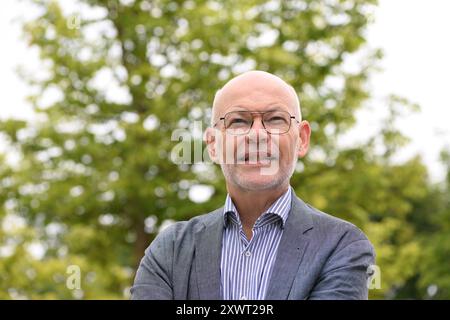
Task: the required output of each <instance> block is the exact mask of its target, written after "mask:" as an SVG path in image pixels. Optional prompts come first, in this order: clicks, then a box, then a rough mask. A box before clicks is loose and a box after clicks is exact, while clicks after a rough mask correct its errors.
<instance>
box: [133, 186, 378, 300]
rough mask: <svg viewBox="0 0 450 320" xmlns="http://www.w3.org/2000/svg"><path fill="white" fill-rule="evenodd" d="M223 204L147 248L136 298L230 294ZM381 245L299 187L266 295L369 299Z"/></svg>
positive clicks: (216, 297)
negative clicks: (224, 272) (303, 195)
mask: <svg viewBox="0 0 450 320" xmlns="http://www.w3.org/2000/svg"><path fill="white" fill-rule="evenodd" d="M223 224H224V220H223V208H219V209H217V210H215V211H213V212H211V213H208V214H204V215H200V216H197V217H194V218H192V219H191V220H189V221H182V222H177V223H175V224H173V225H171V226H170V227H168V228H166V229H165V230H164V231H162V232H161V233H160V234H159V235H158V236H157V237H156V238H155V240H154V241H153V242H152V243H151V244H150V246H149V247H148V248H147V250H146V251H145V256H144V257H143V258H142V260H141V263H140V265H139V268H138V270H137V273H136V277H135V280H134V285H133V287H132V288H131V298H132V299H152V300H154V299H176V300H183V299H194V300H198V299H201V300H203V299H211V300H219V299H222V293H221V289H220V260H221V246H222V231H223ZM374 259H375V252H374V249H373V247H372V245H371V243H370V242H369V240H368V239H367V237H366V236H365V235H364V233H363V232H362V231H361V230H359V229H358V228H357V227H355V226H354V225H353V224H351V223H349V222H346V221H344V220H341V219H338V218H335V217H332V216H330V215H328V214H326V213H323V212H321V211H319V210H317V209H315V208H313V207H312V206H310V205H309V204H306V203H305V202H303V201H302V200H300V199H299V198H297V197H296V196H295V194H293V196H292V206H291V211H290V213H289V217H288V219H287V221H286V225H285V229H284V232H283V235H282V238H281V241H280V245H279V247H278V252H277V257H276V261H275V265H274V267H273V273H272V278H271V279H270V282H269V287H268V289H267V294H266V299H273V300H284V299H290V300H297V299H367V295H368V287H367V279H368V267H369V265H371V264H373V263H374Z"/></svg>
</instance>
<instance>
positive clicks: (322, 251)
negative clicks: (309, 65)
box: [131, 71, 374, 300]
mask: <svg viewBox="0 0 450 320" xmlns="http://www.w3.org/2000/svg"><path fill="white" fill-rule="evenodd" d="M310 134H311V128H310V125H309V123H308V122H307V121H305V120H303V121H302V120H301V113H300V104H299V100H298V97H297V94H296V92H295V90H294V89H293V88H292V87H291V86H289V85H288V84H286V83H285V82H284V81H283V80H281V79H280V78H278V77H276V76H274V75H272V74H269V73H266V72H262V71H250V72H246V73H244V74H241V75H239V76H237V77H236V78H234V79H232V80H230V81H229V82H228V83H227V84H226V85H225V86H224V87H223V88H222V89H221V90H219V91H218V92H217V94H216V96H215V99H214V103H213V110H212V126H211V128H208V129H207V130H206V133H205V138H206V143H207V147H208V153H209V155H210V158H211V159H212V160H213V161H214V162H216V163H219V164H220V166H221V168H222V171H223V174H224V177H225V180H226V186H227V191H228V195H227V198H226V200H225V206H224V207H223V208H219V209H217V210H215V211H213V212H211V213H209V214H205V215H200V216H197V217H195V218H193V219H191V220H189V221H183V222H177V223H175V224H173V225H171V226H170V227H168V228H167V229H165V230H164V231H163V232H161V233H160V234H159V235H158V236H157V237H156V239H155V240H154V241H153V242H152V243H151V245H150V246H149V248H148V249H147V250H146V253H145V256H144V257H143V259H142V261H141V263H140V266H139V269H138V271H137V274H136V278H135V282H134V285H133V287H132V289H131V293H132V299H233V300H234V299H242V300H244V299H367V296H368V287H367V279H368V268H369V266H370V265H371V264H373V263H374V250H373V247H372V245H371V243H370V242H369V240H368V239H367V237H366V236H365V235H364V234H363V232H362V231H360V230H359V229H358V228H357V227H355V226H354V225H352V224H350V223H348V222H346V221H343V220H340V219H338V218H335V217H332V216H330V215H328V214H326V213H323V212H320V211H319V210H317V209H315V208H313V207H312V206H310V205H309V204H306V203H305V202H303V201H302V200H300V199H299V198H297V196H296V195H295V193H294V191H293V189H292V188H291V187H290V184H289V181H290V178H291V176H292V174H293V172H294V169H295V166H296V163H297V159H298V157H304V156H305V155H306V153H307V151H308V147H309V140H310ZM225 159H226V160H225Z"/></svg>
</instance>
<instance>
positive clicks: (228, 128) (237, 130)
mask: <svg viewBox="0 0 450 320" xmlns="http://www.w3.org/2000/svg"><path fill="white" fill-rule="evenodd" d="M254 114H260V115H262V118H261V121H262V125H263V127H264V129H265V130H266V132H267V133H269V134H284V133H286V132H288V131H289V129H290V128H291V120H292V119H295V116H292V115H291V114H290V113H289V112H286V111H278V110H275V111H267V112H259V111H231V112H228V113H226V114H225V115H224V116H223V117H222V118H219V121H221V120H223V124H224V127H225V132H226V133H227V134H232V135H242V134H247V133H249V132H250V129H251V128H252V126H253V122H254V116H253V115H254ZM219 121H217V122H216V123H215V124H214V127H215V126H216V125H217V124H218V123H219ZM295 121H297V122H299V121H298V120H297V119H295Z"/></svg>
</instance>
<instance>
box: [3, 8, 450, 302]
mask: <svg viewBox="0 0 450 320" xmlns="http://www.w3.org/2000/svg"><path fill="white" fill-rule="evenodd" d="M449 12H450V2H448V1H446V0H429V1H425V0H394V1H387V0H383V1H375V0H324V1H314V0H286V1H282V0H270V1H259V0H249V1H236V0H229V1H218V0H209V1H205V0H196V1H193V0H186V1H183V0H154V1H153V0H152V1H150V0H140V1H139V0H120V1H119V0H104V1H98V0H79V1H77V0H70V1H69V0H64V1H55V0H54V1H48V0H36V1H33V0H22V1H14V0H8V1H6V2H5V3H4V4H3V6H2V10H1V11H0V32H1V35H2V48H1V50H0V88H1V89H0V90H1V91H0V92H1V96H2V99H1V101H2V102H1V104H0V299H127V298H129V288H130V286H131V284H132V281H133V277H134V272H135V270H136V267H137V265H138V263H139V261H140V259H141V257H142V256H143V254H144V250H145V248H146V247H147V246H148V245H149V243H150V242H151V241H152V239H153V238H154V237H155V236H156V235H157V233H158V232H159V231H160V230H161V229H162V228H164V227H166V226H167V225H169V224H170V223H173V222H174V221H176V220H186V219H189V218H191V217H193V216H195V215H198V214H202V213H206V212H208V211H211V210H213V209H215V208H217V207H220V206H222V204H223V202H224V199H225V195H226V190H225V186H224V181H223V178H222V175H221V171H220V169H219V168H218V167H217V166H214V165H211V164H208V163H205V162H204V161H201V160H202V159H200V160H199V159H198V158H194V155H192V158H191V161H187V162H185V163H175V162H174V161H173V159H172V158H171V153H172V151H173V149H174V147H175V146H176V145H177V144H179V143H180V141H179V140H178V139H173V137H172V133H173V132H174V131H175V130H177V129H178V130H184V131H183V132H187V133H189V134H190V137H191V138H190V139H185V140H184V141H183V144H184V145H192V146H193V145H194V144H197V145H201V137H202V134H201V129H205V128H206V126H207V123H208V121H209V116H210V110H209V109H210V107H211V104H212V101H213V97H214V93H215V91H216V90H217V89H219V88H220V87H221V86H222V85H223V84H224V83H225V82H227V80H229V79H230V78H232V77H234V76H235V75H237V74H239V73H241V72H244V71H247V70H252V69H260V70H265V71H268V72H271V73H274V74H276V75H278V76H280V77H281V78H283V79H285V80H286V81H287V82H288V83H290V84H291V85H292V86H293V87H294V88H295V89H296V91H297V92H298V94H299V97H300V100H301V104H302V113H303V118H304V119H306V120H308V121H309V122H310V123H311V125H312V129H313V132H312V141H311V150H310V152H309V154H308V155H307V156H306V157H305V158H303V159H301V160H299V161H298V165H297V169H296V173H295V174H294V176H293V178H292V181H291V183H292V186H293V188H294V189H295V191H296V193H297V195H298V196H299V197H301V198H302V199H303V200H304V201H306V202H308V203H310V204H312V205H313V206H315V207H317V208H318V209H320V210H322V211H325V212H328V213H331V214H333V215H335V216H337V217H340V218H343V219H346V220H349V221H351V222H353V223H354V224H356V225H357V226H358V227H360V228H361V229H362V230H363V231H364V232H365V233H366V234H367V235H368V237H369V239H370V240H371V241H372V243H373V244H374V246H375V249H376V251H377V261H376V263H377V265H378V266H379V267H380V271H381V287H380V288H378V289H373V290H370V298H372V299H449V298H450V205H449V199H450V185H449V184H450V152H449V150H450V129H449V125H448V121H449V118H450V103H449V97H448V92H449V91H450V90H449V89H450V88H449V86H450V79H449V75H450V60H449V59H448V57H450V45H449V43H448V40H445V39H447V38H448V30H450V20H449V19H448V13H449ZM195 123H197V124H198V123H202V124H203V126H201V128H200V129H199V126H198V125H196V124H195ZM70 266H76V267H77V268H79V274H78V275H79V276H80V282H79V285H77V286H75V288H74V287H73V286H70V285H68V284H69V282H70V281H68V280H69V277H70V276H72V275H73V274H72V273H71V270H72V269H71V268H70Z"/></svg>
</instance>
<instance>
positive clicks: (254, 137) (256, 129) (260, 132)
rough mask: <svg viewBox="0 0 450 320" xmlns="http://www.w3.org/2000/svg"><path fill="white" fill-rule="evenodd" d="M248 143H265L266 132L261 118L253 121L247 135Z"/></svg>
mask: <svg viewBox="0 0 450 320" xmlns="http://www.w3.org/2000/svg"><path fill="white" fill-rule="evenodd" d="M247 138H248V142H266V141H267V132H266V129H265V128H264V125H263V123H262V118H261V117H256V116H255V118H254V119H253V125H252V127H251V129H250V132H249V133H248V135H247Z"/></svg>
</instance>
